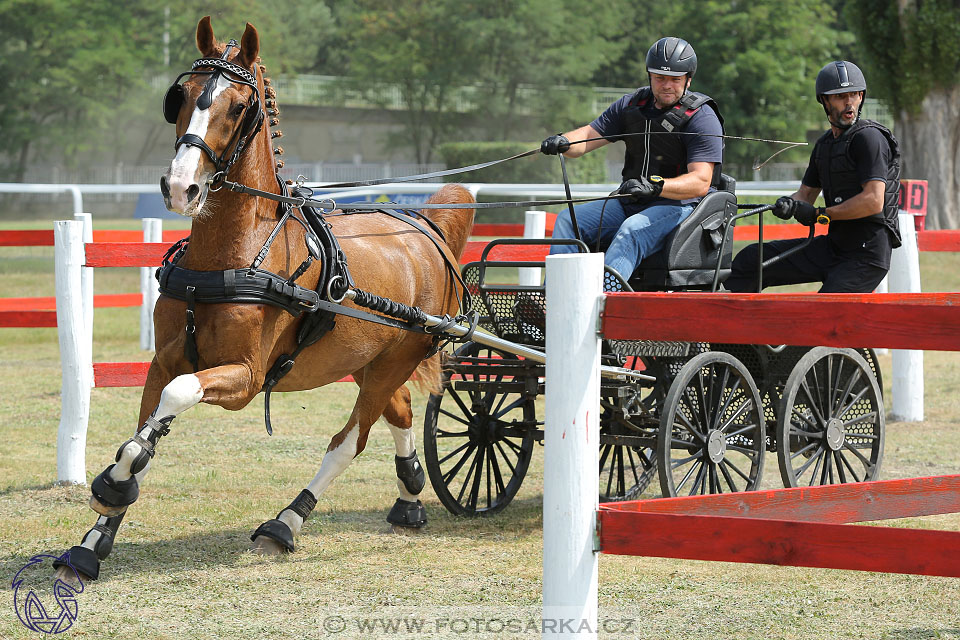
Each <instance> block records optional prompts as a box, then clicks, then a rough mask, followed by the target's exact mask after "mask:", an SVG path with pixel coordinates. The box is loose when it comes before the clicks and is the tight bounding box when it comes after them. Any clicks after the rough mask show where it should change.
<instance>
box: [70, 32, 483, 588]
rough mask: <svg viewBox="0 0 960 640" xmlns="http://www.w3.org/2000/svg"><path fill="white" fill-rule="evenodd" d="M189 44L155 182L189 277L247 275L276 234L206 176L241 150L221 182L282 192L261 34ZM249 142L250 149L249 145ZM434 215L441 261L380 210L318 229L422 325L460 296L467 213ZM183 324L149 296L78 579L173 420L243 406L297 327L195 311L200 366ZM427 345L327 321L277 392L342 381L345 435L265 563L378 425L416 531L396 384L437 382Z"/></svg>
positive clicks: (251, 307)
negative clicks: (127, 426) (141, 353)
mask: <svg viewBox="0 0 960 640" xmlns="http://www.w3.org/2000/svg"><path fill="white" fill-rule="evenodd" d="M197 47H198V48H199V50H200V53H201V54H202V56H203V57H202V59H201V60H198V61H197V63H195V64H194V71H193V72H191V74H189V77H188V78H187V80H186V81H185V82H184V83H183V85H182V91H181V87H178V86H177V85H176V84H174V87H172V88H171V91H173V92H174V98H175V100H174V102H173V103H171V102H170V97H169V95H170V94H168V98H167V99H165V105H164V106H165V111H167V114H166V115H167V118H168V119H169V120H171V121H176V128H177V136H178V141H177V153H176V157H175V158H174V159H173V161H172V163H171V164H170V168H169V170H168V171H167V173H166V174H165V175H164V176H163V178H162V179H161V190H162V192H163V194H164V197H165V202H166V205H167V208H168V209H170V210H171V211H175V212H177V213H179V214H181V215H184V216H186V217H188V218H191V220H192V224H191V231H190V240H189V243H188V245H187V248H186V251H185V253H184V254H183V255H182V256H181V257H180V260H179V263H178V265H179V266H181V267H184V268H185V269H190V270H193V271H200V272H223V271H225V270H232V269H246V268H249V267H250V265H251V264H252V263H253V262H254V260H255V258H256V257H257V255H258V253H259V252H261V248H262V247H264V245H265V243H266V242H267V240H268V237H270V236H271V233H272V232H273V231H274V229H275V227H276V226H277V223H278V219H279V213H278V206H277V203H276V202H275V201H272V200H269V199H267V198H264V197H253V196H251V195H246V194H241V193H233V192H231V191H229V190H227V189H220V190H215V189H211V188H210V184H211V182H212V183H213V184H216V181H217V179H218V178H222V177H223V174H220V175H217V174H218V173H220V172H222V171H223V170H224V169H223V165H222V164H221V165H220V166H217V164H216V163H217V161H218V159H220V160H222V159H224V158H227V157H228V156H230V155H231V154H233V152H234V150H236V149H237V148H238V147H239V149H240V153H239V155H237V156H236V158H235V163H234V164H232V166H229V167H228V168H227V169H226V174H225V175H226V177H227V178H229V180H230V181H232V182H237V183H242V184H244V185H247V186H249V187H252V188H254V189H260V190H263V191H268V192H270V193H274V194H279V193H281V187H280V183H279V181H278V177H277V174H276V170H277V168H278V167H279V166H281V165H280V163H276V161H275V159H274V155H275V150H274V148H273V142H272V139H271V133H270V131H269V127H268V126H263V127H261V126H260V122H259V121H258V118H260V117H261V114H260V113H257V112H256V111H253V110H259V109H264V110H265V109H267V108H270V112H269V114H266V113H264V114H263V116H265V117H269V116H270V115H276V112H274V111H273V108H275V103H274V101H273V100H272V98H273V96H275V94H274V92H273V90H272V88H270V87H269V80H267V81H266V82H265V78H264V76H263V72H264V69H263V67H262V66H261V65H260V64H259V58H258V54H259V50H260V41H259V36H258V34H257V30H256V29H255V28H254V27H253V26H252V25H250V24H249V23H248V24H247V26H246V30H245V31H244V34H243V37H242V39H241V41H240V43H239V46H237V43H235V42H233V41H231V42H230V43H229V44H227V45H224V44H222V43H218V42H217V40H216V39H215V38H214V35H213V29H212V27H211V24H210V18H209V17H206V18H203V19H202V20H201V21H200V23H199V25H198V26H197ZM219 61H222V62H219ZM254 87H255V88H254ZM254 91H256V94H254ZM269 124H271V125H272V124H276V121H275V120H272V121H269ZM244 135H247V138H248V139H247V140H246V141H245V142H244V140H243V138H244ZM204 147H206V148H204ZM431 201H432V202H438V203H471V202H473V200H472V197H471V196H470V194H469V192H468V191H467V190H465V189H464V188H462V187H460V186H458V185H450V186H445V187H443V188H442V189H441V190H440V191H439V192H438V193H437V194H435V195H434V196H433V198H432V199H431ZM294 215H297V212H296V211H295V212H294ZM429 218H430V219H431V220H432V222H433V223H435V225H436V227H437V228H438V229H439V230H440V231H441V232H442V239H441V238H440V237H439V236H435V237H437V242H439V250H438V245H437V244H435V242H434V241H433V240H431V239H430V238H428V237H427V236H426V235H425V233H422V232H421V231H418V230H415V229H413V228H412V227H411V226H410V225H409V224H406V223H404V222H403V221H401V220H398V219H395V218H394V217H390V216H387V215H385V214H382V213H379V212H368V213H358V214H350V215H340V216H331V217H329V218H327V220H328V222H329V224H330V226H331V227H332V231H333V233H334V235H335V236H336V238H337V240H338V241H339V243H340V246H341V247H342V250H343V253H344V254H345V255H346V257H347V261H348V265H349V270H350V273H351V274H352V276H353V279H354V282H355V283H356V287H357V288H358V289H362V290H365V291H369V292H372V293H375V294H378V295H380V296H383V297H385V298H389V299H392V300H395V301H397V302H401V303H404V304H406V305H410V306H414V305H415V306H417V307H420V308H421V309H423V310H424V311H425V312H426V313H428V314H435V315H437V316H442V315H444V314H451V315H456V314H457V312H458V302H459V301H458V296H459V295H462V291H461V290H460V287H459V285H458V283H456V282H455V281H454V279H453V277H452V275H451V273H450V270H449V269H448V268H447V264H449V263H452V264H453V265H456V264H457V260H458V258H459V256H460V253H461V251H462V250H463V247H464V245H465V243H466V239H467V237H468V235H469V233H470V229H471V227H472V223H473V210H472V209H450V210H448V209H437V210H433V211H432V212H431V213H430V215H429ZM305 233H306V232H305V230H304V228H302V226H301V225H297V224H286V225H284V226H282V227H281V228H280V232H279V233H278V234H277V235H276V238H275V240H274V241H273V242H272V244H271V245H270V248H269V251H268V252H267V254H266V258H265V260H264V261H263V263H262V264H261V265H260V266H261V268H263V269H264V270H267V271H271V272H273V273H275V274H277V275H278V276H281V277H282V278H283V279H287V278H289V277H290V276H291V274H292V273H293V272H294V271H295V270H297V268H298V267H299V266H300V265H301V264H302V263H304V261H305V260H306V259H307V255H308V248H307V245H306V242H305V237H304V236H305ZM431 233H433V232H432V231H431ZM441 252H442V253H445V254H446V256H444V255H442V253H441ZM445 261H446V263H445ZM320 262H321V261H319V260H318V261H317V262H314V263H313V264H312V265H311V266H310V267H309V269H308V270H307V271H306V272H305V273H304V274H303V275H302V276H301V277H299V279H297V283H298V284H300V285H302V286H303V287H305V288H307V289H313V288H315V287H316V286H317V283H318V279H319V278H320V273H321V264H320ZM344 304H347V303H344ZM186 316H187V303H186V302H184V301H183V300H178V299H174V298H173V297H168V296H166V295H164V296H161V297H160V299H159V300H158V301H157V305H156V310H155V312H154V324H155V327H156V336H157V337H156V341H157V352H156V356H155V357H154V359H153V362H152V363H151V365H150V371H149V373H148V375H147V382H146V385H145V386H144V389H143V397H142V400H141V404H140V417H139V422H138V425H139V426H138V429H137V433H136V435H135V436H134V437H133V438H132V439H131V440H129V441H127V442H126V443H124V444H123V445H122V446H121V447H120V450H119V451H118V452H117V457H116V463H115V464H112V465H110V466H109V467H107V469H105V470H104V472H103V473H101V474H100V475H99V476H98V477H97V479H96V480H95V481H94V482H93V483H92V485H91V489H92V491H93V494H94V495H93V497H92V498H91V507H92V508H93V509H94V511H96V512H97V513H98V514H100V517H99V519H98V521H97V523H96V525H94V527H93V528H92V529H91V530H90V531H89V532H88V533H87V534H86V535H85V536H84V538H83V541H82V542H81V545H80V546H75V547H73V548H72V549H71V555H70V557H71V564H73V566H74V567H75V568H76V569H77V570H78V571H79V572H80V573H81V574H83V575H84V576H86V577H88V578H91V579H95V578H96V577H97V575H98V573H99V567H100V561H101V560H103V559H104V558H106V556H107V555H108V554H109V552H110V549H111V548H112V546H113V541H114V539H115V536H116V533H117V529H118V527H119V525H120V521H121V520H122V518H123V514H124V512H125V511H126V509H127V507H128V506H129V504H132V502H133V501H134V500H136V497H137V495H138V492H139V486H140V484H141V483H142V482H143V479H144V476H145V475H146V473H147V471H148V470H149V462H150V459H151V458H152V457H153V452H154V446H155V445H156V443H157V440H159V438H160V436H162V435H166V433H167V432H168V431H169V429H170V423H171V422H172V421H173V419H174V418H175V417H176V416H178V415H179V414H181V413H182V412H184V411H186V410H187V409H189V408H191V407H193V406H194V405H196V404H197V403H200V402H206V403H209V404H214V405H218V406H221V407H223V408H225V409H230V410H239V409H242V408H244V407H245V406H247V404H248V403H249V402H250V401H251V400H253V398H254V397H255V396H256V395H257V394H258V393H259V392H260V391H261V390H262V388H263V386H264V380H265V376H266V374H267V372H268V371H269V370H270V368H271V366H272V365H273V364H274V362H276V360H277V359H278V357H279V356H281V355H282V354H290V353H291V352H292V351H293V350H294V348H295V347H296V345H297V331H298V326H299V323H300V318H297V317H294V316H293V315H292V314H291V313H289V312H287V311H285V310H283V309H281V308H278V307H276V306H271V305H268V304H256V303H253V304H251V303H219V304H217V303H202V302H200V301H197V302H196V304H195V307H194V312H193V314H192V316H193V320H192V323H193V325H194V327H195V329H194V332H193V335H194V340H193V341H192V342H193V344H195V348H196V350H195V357H194V360H195V362H196V363H197V366H196V370H195V369H194V366H193V364H192V363H191V361H190V358H188V357H187V356H186V355H185V347H186V346H187V341H188V332H187V331H185V318H186ZM432 346H433V337H432V336H430V335H425V334H422V333H415V332H410V331H403V330H400V329H397V328H394V327H389V326H383V325H380V324H373V323H370V322H365V321H363V320H358V319H355V318H351V317H346V316H342V315H338V316H336V324H335V326H334V328H333V329H332V330H330V331H329V332H328V333H326V335H324V336H323V337H322V338H321V339H320V340H319V341H318V342H316V343H314V344H312V345H311V346H309V347H307V348H306V349H304V350H303V351H302V353H300V355H299V357H298V358H297V361H296V366H294V367H293V368H292V370H290V371H289V373H288V374H287V375H286V376H284V377H283V378H281V379H280V381H279V383H278V384H277V385H276V387H275V390H277V391H298V390H305V389H313V388H316V387H320V386H322V385H326V384H329V383H331V382H336V381H337V380H340V379H341V378H343V377H344V376H347V375H348V374H352V375H353V377H354V380H355V381H356V382H357V384H358V385H359V387H360V389H359V394H358V396H357V400H356V404H355V405H354V408H353V411H352V413H351V414H350V417H349V418H348V419H347V421H346V425H345V426H344V427H343V428H342V429H341V430H340V432H339V433H337V434H336V435H335V436H333V438H332V439H331V440H330V444H329V446H328V447H327V452H326V454H325V455H324V456H323V460H322V462H321V464H320V468H319V471H317V473H316V475H315V476H314V478H313V480H311V481H310V482H309V484H307V485H306V488H305V489H304V490H303V491H302V492H301V493H300V495H298V496H297V497H296V499H295V500H294V501H293V502H292V503H291V504H290V506H288V507H287V508H285V509H283V510H282V511H281V512H280V513H279V514H278V516H277V518H275V519H272V520H269V521H267V522H265V523H264V524H263V525H261V526H260V528H258V529H257V531H256V532H255V533H254V536H252V538H253V541H254V542H253V546H254V549H256V550H257V551H259V552H261V553H269V554H274V553H280V552H283V551H293V548H294V544H293V541H294V537H295V536H296V535H297V534H298V533H299V531H300V528H301V526H302V525H303V521H304V520H305V519H306V517H307V516H308V515H309V513H310V511H311V510H312V509H313V507H314V506H315V505H316V498H317V497H318V496H319V495H320V494H322V493H323V492H324V491H325V490H326V489H327V487H328V486H329V485H330V483H331V482H332V481H333V479H334V478H336V477H337V476H338V475H339V474H340V473H341V472H343V470H344V469H345V468H346V467H347V466H348V465H349V464H350V462H351V460H352V459H353V458H354V457H355V456H356V455H358V454H359V453H360V452H361V451H363V449H364V446H365V445H366V442H367V436H368V435H369V432H370V428H371V427H372V426H373V423H374V422H376V421H377V419H378V418H380V416H381V415H382V416H383V417H384V418H385V419H386V422H387V424H388V425H389V428H390V431H391V433H392V434H393V437H394V440H395V442H396V455H397V458H396V462H397V475H398V481H397V485H398V487H399V493H400V496H399V498H398V500H397V503H396V504H395V505H394V509H393V510H392V511H391V512H390V516H389V517H388V521H390V522H392V523H394V524H397V525H401V526H420V525H422V524H423V522H425V515H424V513H423V506H422V504H421V503H420V501H419V500H418V499H417V495H418V494H419V493H420V491H421V490H422V488H423V485H424V474H423V470H422V468H421V466H420V463H419V461H418V459H417V456H416V449H415V446H414V434H413V431H412V430H411V425H412V421H413V413H412V411H411V406H410V393H409V391H407V389H406V387H405V386H404V383H405V382H407V380H408V379H410V378H411V376H412V375H413V374H414V372H415V371H416V372H417V379H418V380H419V382H420V383H422V384H423V385H425V387H427V388H431V389H434V388H437V387H438V386H439V369H440V368H439V362H438V359H437V357H436V356H434V357H431V358H428V359H426V360H424V358H425V356H427V354H428V353H430V351H431V349H432ZM231 449H232V447H231V446H230V445H229V443H225V446H224V450H223V453H224V455H230V452H231ZM64 570H65V567H61V568H60V571H61V572H64ZM65 575H69V573H66V572H65Z"/></svg>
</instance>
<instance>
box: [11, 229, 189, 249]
mask: <svg viewBox="0 0 960 640" xmlns="http://www.w3.org/2000/svg"><path fill="white" fill-rule="evenodd" d="M188 235H190V230H189V229H171V230H167V231H164V232H163V241H164V242H167V243H174V242H176V241H177V240H179V239H180V238H184V237H186V236H188ZM93 241H94V242H141V241H143V231H137V230H135V229H129V230H128V229H94V230H93ZM52 246H53V230H52V229H36V230H33V229H26V230H7V231H0V247H52Z"/></svg>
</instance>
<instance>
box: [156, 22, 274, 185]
mask: <svg viewBox="0 0 960 640" xmlns="http://www.w3.org/2000/svg"><path fill="white" fill-rule="evenodd" d="M237 46H239V45H238V44H237V41H236V40H230V42H229V43H227V46H226V48H225V49H224V51H223V55H222V56H221V57H219V58H200V59H199V60H194V62H193V65H192V66H191V68H190V71H185V72H183V73H181V74H180V75H178V76H177V77H176V79H175V80H174V81H173V83H172V84H171V85H170V88H169V89H167V93H166V94H165V95H164V97H163V117H164V118H165V119H166V121H167V122H169V123H171V124H176V122H177V118H178V117H179V114H180V109H181V108H182V107H183V104H184V102H185V100H186V93H185V92H184V90H183V85H181V84H180V80H181V79H182V78H183V77H185V76H192V75H208V76H210V78H209V79H208V80H207V82H206V84H205V85H204V88H203V92H202V93H201V94H200V97H199V98H197V103H196V104H197V108H198V109H200V110H204V109H209V108H210V105H211V104H212V102H213V91H214V89H215V88H216V86H217V80H218V79H219V78H220V76H221V75H222V76H223V77H225V78H226V79H227V80H229V81H230V82H233V83H234V84H239V85H246V86H248V87H250V89H251V90H252V91H251V94H250V99H249V100H248V102H247V106H246V113H245V114H244V116H243V121H242V123H241V124H240V126H239V127H237V129H236V130H234V132H233V135H232V136H231V137H230V141H229V142H228V143H227V146H226V147H225V148H224V150H223V153H222V154H220V155H219V156H218V155H217V153H216V152H215V151H214V150H213V149H211V148H210V145H208V144H207V143H206V141H205V140H204V139H203V138H201V137H200V136H198V135H195V134H192V133H185V134H184V135H182V136H180V137H179V138H177V141H176V143H174V149H176V150H179V149H180V147H181V146H183V145H187V146H192V147H197V148H198V149H200V150H201V151H202V152H203V153H205V154H206V155H207V157H208V158H210V161H211V162H212V163H213V164H214V167H215V173H214V176H213V178H212V180H211V183H212V184H214V185H216V184H217V183H219V182H222V181H223V179H224V178H225V177H226V175H227V172H228V171H230V167H231V166H233V164H234V163H235V162H236V161H237V159H238V158H239V157H240V154H242V153H243V151H244V149H246V147H247V145H248V144H249V142H250V140H252V139H253V138H254V137H255V136H256V135H257V133H258V132H259V131H260V127H262V126H263V118H264V113H263V108H262V107H261V101H260V92H259V90H258V89H257V78H256V76H255V75H254V74H252V73H250V71H248V70H246V69H244V68H243V67H241V66H240V65H238V64H235V63H233V62H230V61H229V60H227V59H226V58H227V55H228V54H229V53H230V49H232V48H234V47H237ZM202 67H212V69H202ZM231 148H232V149H233V151H232V152H231Z"/></svg>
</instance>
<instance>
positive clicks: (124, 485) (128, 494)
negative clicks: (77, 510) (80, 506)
mask: <svg viewBox="0 0 960 640" xmlns="http://www.w3.org/2000/svg"><path fill="white" fill-rule="evenodd" d="M111 469H113V465H110V466H109V467H107V468H106V469H104V470H103V471H102V472H101V473H100V475H98V476H97V477H96V478H94V479H93V482H92V483H90V491H91V493H92V494H93V495H92V496H91V497H90V508H91V509H93V510H94V511H96V512H97V513H99V514H100V515H102V516H107V517H108V518H112V517H116V516H119V515H120V514H122V513H123V512H125V511H126V510H127V507H129V506H130V505H131V504H133V503H134V502H136V501H137V498H139V497H140V485H139V484H137V477H136V476H130V478H129V479H128V480H123V481H121V482H117V481H116V480H114V479H113V478H111V477H110V470H111Z"/></svg>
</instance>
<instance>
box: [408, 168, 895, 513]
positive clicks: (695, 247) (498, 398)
mask: <svg viewBox="0 0 960 640" xmlns="http://www.w3.org/2000/svg"><path fill="white" fill-rule="evenodd" d="M722 186H723V188H722V189H721V190H718V191H716V192H713V193H710V194H708V195H707V196H706V197H705V198H704V199H703V200H702V201H701V202H700V203H699V205H698V206H697V208H696V209H695V210H694V211H693V213H692V214H691V215H690V216H689V217H688V218H687V219H686V220H684V221H683V222H682V223H681V224H680V226H679V227H678V228H677V229H676V230H675V231H674V232H673V233H672V234H671V235H670V236H669V237H668V238H667V241H666V245H665V247H664V248H663V249H662V250H661V251H660V252H658V253H656V254H654V255H651V256H649V257H647V258H646V259H645V260H644V261H643V262H642V263H641V264H640V266H639V268H638V270H637V271H636V272H635V273H634V274H632V275H631V276H630V278H629V279H627V278H624V277H623V276H621V275H620V274H618V273H616V272H614V271H613V270H611V269H609V268H608V269H607V270H606V271H605V275H604V288H605V290H607V291H715V290H716V289H717V285H718V283H719V282H721V281H722V280H723V279H724V278H725V277H726V275H728V274H729V272H730V265H731V262H732V254H733V229H734V226H735V224H736V222H737V220H738V219H741V218H744V217H746V216H749V215H753V214H756V213H759V214H760V218H761V221H760V223H761V228H762V217H763V212H764V211H766V210H768V209H770V207H769V206H757V205H744V204H741V205H738V204H737V199H736V196H735V194H734V192H735V182H734V181H733V180H732V179H731V178H729V177H727V176H724V182H723V185H722ZM812 237H813V229H811V232H810V238H812ZM552 242H557V241H551V240H520V239H511V240H495V241H493V242H491V243H490V244H489V245H488V246H487V247H486V249H485V250H484V252H483V254H482V256H481V258H480V260H479V261H477V262H472V263H469V264H467V265H465V266H464V267H463V270H462V274H463V278H464V281H465V282H466V283H467V285H468V287H469V288H470V290H471V293H472V294H473V295H472V299H473V304H474V310H475V311H477V312H478V313H479V315H480V323H479V325H480V327H481V328H483V329H485V330H487V331H489V332H491V333H493V334H495V335H497V336H498V337H500V338H501V339H503V340H505V341H508V342H511V343H516V344H519V345H524V346H527V347H530V348H534V349H541V350H542V349H543V348H544V342H545V323H544V311H543V310H544V302H545V300H544V295H545V287H544V286H543V284H542V283H541V284H539V285H518V284H513V283H505V282H504V281H505V280H508V278H505V277H504V274H505V272H506V269H512V268H521V267H530V266H538V265H539V266H543V264H544V263H543V262H530V261H527V260H497V259H496V258H495V257H491V256H496V254H497V253H498V251H497V248H498V246H500V245H517V244H527V245H529V244H550V243H552ZM561 242H578V241H569V240H564V241H561ZM579 244H580V249H581V250H582V251H586V250H587V247H586V246H585V245H583V244H582V243H579ZM772 261H773V260H768V261H766V262H765V263H762V264H765V265H769V264H770V263H772ZM601 358H602V361H603V363H604V364H607V365H609V366H610V367H612V368H616V367H619V368H620V369H621V370H622V369H628V370H631V371H636V372H637V375H620V376H615V375H610V376H607V377H604V378H603V379H602V380H601V387H600V388H601V391H600V394H601V397H600V406H601V412H602V413H601V416H600V456H599V461H600V462H599V474H600V496H599V499H600V501H601V502H611V501H622V500H632V499H636V498H638V497H640V495H641V494H643V493H644V492H645V491H647V490H648V487H651V485H655V483H654V481H655V480H658V482H659V489H660V491H659V492H660V494H661V495H663V496H677V495H696V494H707V493H726V492H732V491H748V490H754V489H757V488H759V485H760V482H761V477H762V472H763V467H764V459H765V457H766V455H765V454H766V453H767V452H770V453H775V454H776V457H777V460H778V464H779V468H780V476H781V479H782V481H783V484H784V486H787V487H795V486H809V485H820V484H835V483H846V482H861V481H866V480H874V479H876V478H877V476H878V473H879V471H880V463H881V460H882V456H883V440H884V426H885V423H884V411H883V400H882V396H881V390H882V382H881V373H880V369H879V366H878V363H877V358H876V354H875V353H874V352H873V351H872V350H871V349H864V348H860V349H837V348H828V347H820V346H812V347H798V346H787V345H744V344H718V343H704V342H697V343H686V342H666V341H653V340H606V341H604V343H603V347H602V356H601ZM444 372H445V373H444V384H443V389H442V391H441V392H440V393H437V394H433V395H431V396H430V398H429V400H428V403H427V407H426V412H425V419H424V434H423V452H424V457H425V466H426V468H427V471H428V475H429V477H430V480H431V483H432V485H433V488H434V491H435V492H436V494H437V496H438V498H439V499H440V501H441V502H442V503H443V505H444V506H445V507H446V508H447V509H448V510H449V511H450V512H451V513H454V514H457V515H467V516H472V515H489V514H493V513H496V512H498V511H500V510H502V509H504V508H505V507H506V506H507V505H508V504H509V503H510V501H511V500H512V499H513V497H514V496H515V495H516V493H517V491H518V490H519V488H520V486H521V483H522V482H523V479H524V476H525V475H526V473H527V470H528V467H529V465H530V461H531V457H532V455H533V449H534V443H541V444H542V442H543V437H544V429H543V419H542V417H540V416H538V415H537V404H536V400H537V397H538V396H539V395H541V394H543V393H544V383H543V378H544V365H543V364H542V363H540V362H537V361H535V360H532V359H530V358H523V357H519V356H517V355H515V354H514V353H511V352H510V351H507V350H499V349H496V348H493V347H490V346H487V345H485V344H481V343H480V342H476V341H472V342H467V343H465V344H463V345H461V346H460V347H459V348H458V349H457V350H456V351H455V352H453V353H452V354H448V355H447V357H446V360H445V363H444ZM650 490H651V491H653V487H651V489H650Z"/></svg>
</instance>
